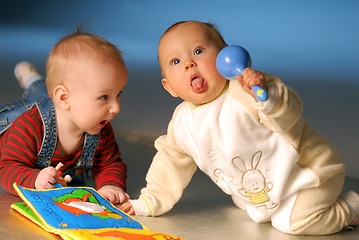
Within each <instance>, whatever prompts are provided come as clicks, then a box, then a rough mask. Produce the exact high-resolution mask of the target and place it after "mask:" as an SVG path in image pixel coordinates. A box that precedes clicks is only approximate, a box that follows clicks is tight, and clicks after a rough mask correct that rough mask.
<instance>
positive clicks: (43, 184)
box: [35, 166, 60, 189]
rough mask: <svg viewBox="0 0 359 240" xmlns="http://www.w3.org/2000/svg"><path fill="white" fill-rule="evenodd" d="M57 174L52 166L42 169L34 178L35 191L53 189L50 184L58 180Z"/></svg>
mask: <svg viewBox="0 0 359 240" xmlns="http://www.w3.org/2000/svg"><path fill="white" fill-rule="evenodd" d="M59 177H60V176H59V173H58V172H57V171H56V169H55V168H54V167H52V166H50V167H46V168H44V169H42V170H41V171H40V172H39V174H38V175H37V177H36V180H35V188H36V189H49V188H54V186H53V185H52V184H54V183H56V182H57V181H58V180H59Z"/></svg>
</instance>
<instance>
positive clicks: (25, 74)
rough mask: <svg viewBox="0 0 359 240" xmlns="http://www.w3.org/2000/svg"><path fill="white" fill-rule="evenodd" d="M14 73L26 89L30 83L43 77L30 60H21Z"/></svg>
mask: <svg viewBox="0 0 359 240" xmlns="http://www.w3.org/2000/svg"><path fill="white" fill-rule="evenodd" d="M14 74H15V77H16V78H17V80H18V81H19V84H20V86H21V87H22V88H24V89H26V88H28V87H30V85H31V84H32V83H33V82H35V81H37V80H39V79H42V76H41V75H40V74H39V73H38V72H37V70H36V69H35V68H34V67H33V66H32V65H31V63H29V62H20V63H18V64H17V65H16V66H15V69H14Z"/></svg>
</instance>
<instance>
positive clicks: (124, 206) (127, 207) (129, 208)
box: [116, 201, 135, 215]
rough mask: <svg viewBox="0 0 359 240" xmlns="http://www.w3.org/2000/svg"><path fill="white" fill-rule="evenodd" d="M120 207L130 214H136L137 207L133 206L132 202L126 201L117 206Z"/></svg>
mask: <svg viewBox="0 0 359 240" xmlns="http://www.w3.org/2000/svg"><path fill="white" fill-rule="evenodd" d="M116 207H118V208H119V209H120V210H121V211H123V212H125V213H127V214H130V215H134V214H135V209H134V207H133V206H132V204H131V202H129V201H128V202H125V203H123V204H122V205H121V206H116Z"/></svg>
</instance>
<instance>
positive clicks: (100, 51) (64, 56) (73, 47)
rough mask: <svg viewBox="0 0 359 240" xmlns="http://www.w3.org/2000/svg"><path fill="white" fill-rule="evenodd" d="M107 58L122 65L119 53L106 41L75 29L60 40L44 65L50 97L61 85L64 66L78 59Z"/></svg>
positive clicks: (64, 71)
mask: <svg viewBox="0 0 359 240" xmlns="http://www.w3.org/2000/svg"><path fill="white" fill-rule="evenodd" d="M83 57H86V58H97V57H103V58H109V59H111V60H114V61H117V62H119V63H121V64H123V63H124V62H123V59H122V56H121V51H120V50H119V49H118V48H117V47H116V46H115V45H113V44H112V43H110V42H109V41H107V40H106V39H104V38H102V37H99V36H97V35H94V34H91V33H87V32H84V31H83V30H81V29H77V31H76V32H75V33H72V34H70V35H68V36H65V37H64V38H62V39H61V40H60V41H59V42H57V43H56V44H55V46H54V47H53V48H52V50H51V51H50V54H49V57H48V59H47V63H46V75H47V77H46V86H47V91H48V93H49V96H50V97H53V91H54V89H55V88H56V86H58V85H59V84H63V82H64V78H65V73H66V70H67V69H66V66H68V65H67V64H68V63H69V62H71V61H73V60H78V59H79V58H83Z"/></svg>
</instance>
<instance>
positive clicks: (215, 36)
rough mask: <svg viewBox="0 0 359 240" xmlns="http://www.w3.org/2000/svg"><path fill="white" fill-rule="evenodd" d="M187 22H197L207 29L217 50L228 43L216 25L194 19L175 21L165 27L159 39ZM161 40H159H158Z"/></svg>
mask: <svg viewBox="0 0 359 240" xmlns="http://www.w3.org/2000/svg"><path fill="white" fill-rule="evenodd" d="M187 23H196V24H199V25H201V26H203V27H204V28H205V29H207V30H208V33H209V39H210V40H212V41H213V43H215V44H216V45H217V47H218V49H219V50H221V49H222V48H224V47H226V46H227V45H228V44H227V43H226V42H225V41H224V39H223V37H222V35H221V34H220V32H219V31H218V29H217V28H216V26H215V25H214V24H212V23H206V22H200V21H194V20H190V21H180V22H177V23H175V24H173V25H172V26H170V27H169V28H167V30H166V31H165V32H164V33H163V35H162V37H161V39H162V38H163V37H164V36H165V35H166V34H167V33H168V32H170V31H172V30H175V29H176V28H177V27H178V26H180V25H183V24H187ZM160 41H161V40H160Z"/></svg>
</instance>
